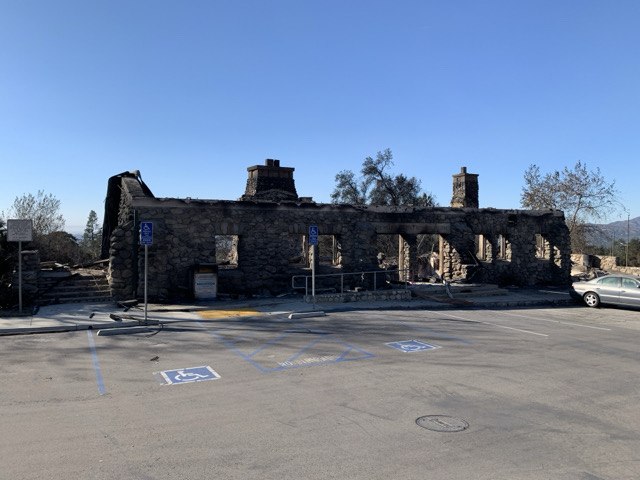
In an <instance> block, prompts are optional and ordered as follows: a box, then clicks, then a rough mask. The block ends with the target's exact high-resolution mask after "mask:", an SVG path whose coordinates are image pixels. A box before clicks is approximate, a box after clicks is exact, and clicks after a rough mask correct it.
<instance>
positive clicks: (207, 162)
mask: <svg viewBox="0 0 640 480" xmlns="http://www.w3.org/2000/svg"><path fill="white" fill-rule="evenodd" d="M639 22H640V2H639V1H637V0H613V1H604V0H598V1H592V0H551V1H547V0H535V1H534V0H518V1H514V0H499V1H493V0H483V1H478V0H446V1H445V0H438V1H434V0H411V1H408V0H389V1H377V0H367V1H360V0H339V1H338V0H325V1H321V2H319V1H311V0H288V1H282V0H247V1H242V0H229V1H226V0H225V1H219V0H188V1H177V0H152V1H147V0H135V1H131V0H127V1H120V0H109V1H86V0H78V1H68V0H55V1H50V0H42V1H32V0H0V44H1V45H2V48H0V162H1V165H2V170H1V171H2V185H1V187H0V211H2V210H5V211H6V210H7V209H8V208H9V207H10V206H11V204H12V203H13V200H14V199H15V198H16V197H17V196H22V195H23V194H26V193H34V194H35V193H37V191H38V190H44V191H45V192H46V193H51V194H53V195H54V196H55V197H56V198H58V199H59V200H60V201H61V202H62V209H61V213H63V215H64V216H65V218H66V221H67V228H66V229H67V231H70V232H80V231H82V229H83V228H84V226H85V224H86V221H87V218H88V216H89V212H90V210H95V211H96V212H97V213H98V215H99V217H100V220H101V219H102V215H103V209H104V197H105V194H106V187H107V180H108V178H109V177H110V176H112V175H115V174H118V173H121V172H123V171H129V170H140V171H141V172H142V177H143V179H144V180H145V182H146V183H147V184H148V185H149V187H150V188H151V190H152V191H153V193H154V194H155V195H156V196H158V197H192V198H208V199H237V198H238V197H240V196H241V195H242V194H243V193H244V188H245V182H246V178H247V171H246V168H247V167H249V166H251V165H257V164H264V159H265V158H276V159H280V161H281V165H282V166H288V167H294V168H295V169H296V170H295V180H296V187H297V190H298V194H299V195H301V196H312V197H314V199H315V200H316V201H318V202H329V201H330V197H329V195H330V193H331V192H332V190H333V187H334V184H335V182H334V177H335V174H336V173H338V172H339V171H340V170H343V169H350V170H354V171H358V170H359V169H360V167H361V164H362V161H363V160H364V158H365V157H367V156H373V157H375V154H376V152H378V151H381V150H384V149H385V148H389V149H391V150H392V152H393V154H394V161H395V166H394V168H393V172H394V173H404V174H406V175H408V176H416V177H418V178H420V179H421V180H422V187H423V189H424V190H426V191H429V192H431V193H433V194H434V195H435V196H436V198H437V200H438V202H439V203H440V204H441V205H449V202H450V200H451V193H452V187H451V184H452V177H451V175H453V174H455V173H458V172H459V171H460V167H462V166H466V167H467V168H468V171H469V172H470V173H477V174H479V182H480V206H481V207H495V208H519V206H520V193H521V190H522V186H523V176H524V172H525V171H526V170H527V169H528V167H529V166H530V165H531V164H536V165H538V166H540V168H541V170H542V172H543V173H546V172H550V171H553V170H556V169H562V168H563V167H564V166H569V167H573V165H574V164H575V163H576V162H577V161H578V160H581V161H582V162H584V163H586V164H587V167H588V168H589V169H595V168H600V169H601V173H602V175H603V176H604V177H605V178H606V179H608V180H615V181H616V184H617V186H618V189H619V191H620V194H621V200H622V202H623V203H624V205H625V207H626V208H627V209H628V210H629V212H630V215H631V217H632V218H635V217H637V216H640V197H639V196H638V195H637V190H638V188H639V186H640V185H639V183H638V173H637V171H638V168H637V167H638V153H639V152H640V128H639V127H640V121H639V120H640V119H639V115H640V97H639V92H640V87H639V86H640V55H639V53H638V52H639V51H640V28H638V25H639ZM626 217H627V214H626V213H619V214H615V215H612V216H611V217H609V218H608V219H607V220H608V221H615V220H620V219H626Z"/></svg>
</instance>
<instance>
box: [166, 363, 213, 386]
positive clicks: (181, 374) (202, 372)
mask: <svg viewBox="0 0 640 480" xmlns="http://www.w3.org/2000/svg"><path fill="white" fill-rule="evenodd" d="M154 375H155V376H156V378H157V379H158V381H159V382H160V383H164V384H166V385H172V384H176V383H192V382H200V381H203V380H215V379H217V378H220V375H218V374H217V373H216V372H215V370H213V369H212V368H211V367H189V368H179V369H177V370H165V371H164V372H155V373H154Z"/></svg>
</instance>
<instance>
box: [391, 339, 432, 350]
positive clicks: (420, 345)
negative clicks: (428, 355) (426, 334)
mask: <svg viewBox="0 0 640 480" xmlns="http://www.w3.org/2000/svg"><path fill="white" fill-rule="evenodd" d="M385 345H389V346H390V347H393V348H395V349H397V350H401V351H403V352H405V353H408V352H419V351H422V350H433V349H434V348H440V347H438V346H437V345H431V344H430V343H426V342H421V341H420V340H402V341H400V342H390V343H385Z"/></svg>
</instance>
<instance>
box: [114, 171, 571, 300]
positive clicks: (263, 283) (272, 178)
mask: <svg viewBox="0 0 640 480" xmlns="http://www.w3.org/2000/svg"><path fill="white" fill-rule="evenodd" d="M247 170H248V179H247V183H246V188H245V193H244V195H242V197H241V198H239V199H238V200H237V201H230V200H194V199H190V198H186V199H179V198H158V197H155V196H154V195H153V194H152V193H151V190H150V189H149V187H148V186H147V185H145V183H144V182H143V181H142V178H141V176H140V173H139V172H137V171H134V172H125V173H121V174H119V175H115V176H113V177H111V178H110V179H109V182H108V187H107V198H106V201H105V215H104V228H103V249H102V251H103V257H104V258H108V259H109V272H108V277H109V284H110V288H111V293H112V295H113V297H114V298H133V297H138V298H140V297H141V296H142V294H143V288H144V285H143V271H144V262H143V260H144V247H142V246H140V245H139V229H140V223H141V222H152V223H153V243H152V245H149V246H148V250H147V255H148V265H147V268H148V295H149V298H150V299H153V300H156V301H159V300H169V299H172V298H176V297H180V296H184V295H186V294H188V293H189V289H190V282H191V279H192V273H193V271H194V268H197V267H198V266H202V265H215V266H216V268H218V267H219V270H218V291H219V292H220V293H228V294H246V295H252V294H253V295H255V294H280V293H284V292H288V291H291V290H292V288H293V287H292V277H293V276H294V275H305V274H306V275H309V274H310V262H311V261H312V259H311V257H310V255H309V251H310V247H309V237H308V236H309V227H310V226H317V228H318V235H319V238H320V240H321V243H323V244H324V245H329V247H328V248H329V251H330V253H329V254H328V255H326V256H325V258H324V259H323V260H324V261H323V262H321V264H320V265H318V264H316V265H318V267H317V268H318V270H317V273H322V274H327V273H350V272H365V271H375V270H380V269H381V266H380V262H379V256H378V254H379V249H378V239H379V237H381V236H389V237H391V238H394V239H395V240H396V243H397V251H398V261H397V265H398V268H399V269H400V270H403V272H400V276H401V277H402V278H404V279H409V280H412V279H415V278H416V275H417V272H418V270H419V259H418V242H419V239H421V238H422V237H423V236H424V235H430V236H431V237H430V238H435V239H436V241H435V243H436V248H434V249H433V250H434V252H435V253H434V256H435V257H436V259H437V262H436V272H437V274H438V275H439V276H440V277H441V278H442V279H446V280H450V281H453V280H460V281H473V282H476V283H479V282H483V283H496V284H506V283H508V284H515V285H536V284H556V285H563V284H567V283H569V282H570V271H571V259H570V254H571V251H570V240H569V232H568V229H567V227H566V224H565V220H564V214H563V213H562V212H559V211H553V210H543V211H524V210H499V209H494V208H479V203H478V190H479V188H478V175H477V174H470V173H467V171H466V168H465V167H463V168H462V170H461V172H460V173H459V174H455V175H453V180H454V182H453V197H452V201H451V205H452V206H451V207H421V206H412V205H405V206H372V205H342V204H322V203H315V202H314V201H313V200H312V199H311V198H309V197H299V196H298V194H297V191H296V187H295V182H294V178H293V172H294V169H293V168H290V167H281V166H280V162H279V161H278V160H267V161H266V162H265V165H256V166H252V167H249V168H248V169H247ZM223 251H224V255H223V256H222V258H221V252H223ZM315 261H316V262H317V261H318V260H317V259H316V260H315ZM331 281H335V280H331V278H330V277H327V278H325V280H324V282H325V283H327V282H329V283H330V282H331Z"/></svg>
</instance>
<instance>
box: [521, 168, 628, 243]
mask: <svg viewBox="0 0 640 480" xmlns="http://www.w3.org/2000/svg"><path fill="white" fill-rule="evenodd" d="M524 181H525V185H524V187H523V188H522V194H521V196H520V204H521V205H522V206H523V207H524V208H530V209H546V208H553V209H557V210H562V211H564V212H565V218H566V222H567V226H568V228H569V232H570V234H571V244H572V247H573V249H574V250H575V251H580V250H582V249H583V248H584V243H585V240H584V239H585V235H586V234H587V233H588V231H589V228H590V225H589V223H588V222H589V221H591V222H593V221H594V220H599V219H602V218H603V217H604V216H605V215H606V214H607V213H609V212H611V211H613V210H614V209H615V208H616V207H617V206H619V202H618V192H617V190H616V188H615V180H614V181H612V182H609V181H607V180H606V179H605V178H604V177H603V176H602V174H601V173H600V169H599V168H596V169H595V170H592V171H589V170H587V165H586V164H582V162H580V161H578V162H577V163H576V164H575V166H574V167H573V169H572V170H569V168H567V167H564V169H563V170H562V171H558V170H556V171H554V172H552V173H547V174H546V175H544V176H543V175H542V174H541V173H540V168H539V167H538V166H537V165H531V166H530V167H529V169H528V170H527V171H526V172H525V174H524Z"/></svg>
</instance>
